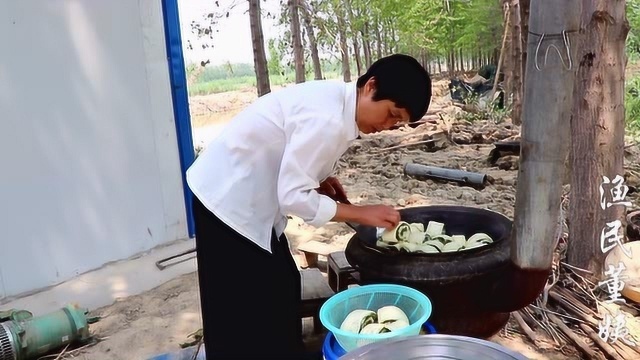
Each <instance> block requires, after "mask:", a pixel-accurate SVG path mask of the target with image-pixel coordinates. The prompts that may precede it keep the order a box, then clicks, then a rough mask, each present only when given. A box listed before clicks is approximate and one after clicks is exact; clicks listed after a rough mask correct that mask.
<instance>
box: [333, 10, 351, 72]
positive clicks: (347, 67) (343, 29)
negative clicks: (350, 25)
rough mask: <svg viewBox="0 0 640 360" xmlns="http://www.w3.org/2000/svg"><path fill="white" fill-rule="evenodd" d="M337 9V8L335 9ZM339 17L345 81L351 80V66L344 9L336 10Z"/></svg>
mask: <svg viewBox="0 0 640 360" xmlns="http://www.w3.org/2000/svg"><path fill="white" fill-rule="evenodd" d="M335 10H337V8H336V9H335ZM336 15H337V16H336V17H337V18H338V23H337V25H338V36H339V37H340V54H341V55H342V77H343V79H344V81H345V82H350V81H351V66H350V65H349V45H348V44H347V35H346V32H347V31H346V25H345V23H344V15H343V13H342V11H339V12H336Z"/></svg>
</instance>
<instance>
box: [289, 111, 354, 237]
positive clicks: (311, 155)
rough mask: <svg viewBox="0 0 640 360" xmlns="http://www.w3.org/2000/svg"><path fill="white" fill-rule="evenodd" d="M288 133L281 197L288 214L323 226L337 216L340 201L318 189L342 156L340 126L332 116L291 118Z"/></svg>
mask: <svg viewBox="0 0 640 360" xmlns="http://www.w3.org/2000/svg"><path fill="white" fill-rule="evenodd" d="M285 131H286V132H287V145H286V146H285V149H284V153H283V156H282V163H281V165H280V172H279V175H278V200H279V202H280V209H281V211H282V212H283V213H284V214H285V215H288V214H290V215H295V216H298V217H300V218H301V219H303V220H304V221H305V222H306V223H307V224H309V225H312V226H315V227H320V226H323V225H325V224H326V223H328V222H329V221H331V219H332V218H333V217H334V216H335V214H336V210H337V204H336V202H335V201H334V200H332V199H331V198H329V197H328V196H325V195H320V194H319V193H318V192H317V191H316V190H315V189H316V188H318V186H319V185H320V179H323V178H326V176H327V174H326V173H325V172H327V170H329V171H330V170H331V168H332V165H333V163H334V162H335V161H336V160H337V159H338V157H340V154H338V151H337V149H338V148H339V146H336V143H337V142H340V141H342V138H343V135H342V134H341V129H340V127H339V126H336V124H335V123H333V122H332V121H331V119H323V118H298V119H292V121H291V122H289V124H288V127H286V128H285Z"/></svg>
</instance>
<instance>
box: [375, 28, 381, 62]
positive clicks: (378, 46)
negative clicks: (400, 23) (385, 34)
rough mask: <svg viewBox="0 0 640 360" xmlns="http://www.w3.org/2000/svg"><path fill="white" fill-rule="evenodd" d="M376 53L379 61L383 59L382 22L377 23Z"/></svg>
mask: <svg viewBox="0 0 640 360" xmlns="http://www.w3.org/2000/svg"><path fill="white" fill-rule="evenodd" d="M375 30H376V53H377V55H378V59H380V58H381V57H382V35H380V21H379V20H377V21H376V27H375Z"/></svg>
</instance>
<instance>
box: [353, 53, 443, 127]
mask: <svg viewBox="0 0 640 360" xmlns="http://www.w3.org/2000/svg"><path fill="white" fill-rule="evenodd" d="M372 77H373V78H375V80H376V92H375V94H374V96H373V100H375V101H378V100H391V101H393V102H394V103H395V104H396V106H397V107H399V108H403V109H406V110H407V112H408V113H409V117H410V121H411V122H413V121H417V120H420V119H421V118H422V117H423V116H424V114H426V113H427V110H428V109H429V104H430V102H431V78H430V76H429V73H428V72H427V71H426V70H425V69H424V67H422V65H420V63H419V62H418V60H416V59H415V58H413V57H412V56H409V55H404V54H394V55H390V56H387V57H383V58H380V59H378V60H377V61H376V62H374V63H373V64H372V65H371V67H370V68H369V69H368V70H367V72H366V73H365V74H363V75H362V76H360V77H359V78H358V82H357V83H356V84H357V86H358V87H359V88H361V87H363V86H364V84H365V83H366V82H367V81H369V79H371V78H372Z"/></svg>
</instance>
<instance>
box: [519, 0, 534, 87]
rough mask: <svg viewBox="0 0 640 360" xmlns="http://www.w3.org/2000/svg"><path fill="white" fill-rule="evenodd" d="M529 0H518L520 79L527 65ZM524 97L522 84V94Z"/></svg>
mask: <svg viewBox="0 0 640 360" xmlns="http://www.w3.org/2000/svg"><path fill="white" fill-rule="evenodd" d="M530 4H531V0H520V24H521V25H522V30H521V31H520V37H521V38H522V79H523V80H522V81H525V80H524V76H525V70H526V65H527V48H528V47H529V46H528V45H527V44H528V42H529V7H530V6H531V5H530ZM522 97H523V98H524V86H523V94H522Z"/></svg>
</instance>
